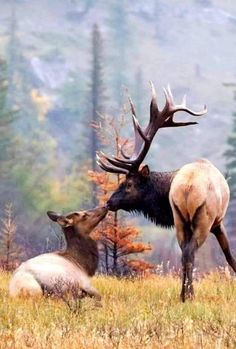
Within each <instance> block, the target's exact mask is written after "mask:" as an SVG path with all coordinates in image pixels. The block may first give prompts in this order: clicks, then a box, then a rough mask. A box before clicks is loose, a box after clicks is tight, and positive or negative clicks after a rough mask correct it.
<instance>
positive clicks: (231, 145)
mask: <svg viewBox="0 0 236 349" xmlns="http://www.w3.org/2000/svg"><path fill="white" fill-rule="evenodd" d="M235 100H236V97H235ZM227 145H228V149H227V151H226V152H225V158H226V169H227V173H228V177H229V178H228V183H229V187H230V204H229V209H228V214H227V217H228V219H227V228H228V229H227V231H228V234H229V237H230V240H232V243H233V245H234V248H236V239H235V237H234V235H235V232H234V230H235V226H236V215H235V212H236V112H234V113H233V127H232V131H231V133H230V135H229V136H228V140H227Z"/></svg>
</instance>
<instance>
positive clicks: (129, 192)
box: [97, 83, 236, 302]
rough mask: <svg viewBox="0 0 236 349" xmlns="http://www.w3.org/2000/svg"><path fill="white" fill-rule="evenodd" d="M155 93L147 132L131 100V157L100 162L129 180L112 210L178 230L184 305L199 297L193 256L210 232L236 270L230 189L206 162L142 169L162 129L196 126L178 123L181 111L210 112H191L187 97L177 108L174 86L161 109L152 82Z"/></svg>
mask: <svg viewBox="0 0 236 349" xmlns="http://www.w3.org/2000/svg"><path fill="white" fill-rule="evenodd" d="M151 89H152V99H151V104H150V120H149V124H148V125H147V127H146V128H145V129H142V128H141V126H140V124H139V122H138V119H137V117H136V112H135V108H134V105H133V103H132V101H131V99H130V106H131V112H132V120H133V126H134V133H135V141H134V151H133V154H132V155H131V156H127V154H125V152H124V150H123V148H122V147H121V155H122V158H120V157H115V156H113V157H108V156H106V155H105V154H103V153H102V152H99V153H98V154H97V163H98V165H99V166H100V167H101V168H102V169H103V170H105V171H107V172H111V173H120V174H125V175H126V179H125V180H124V182H123V183H121V184H120V186H119V187H118V189H117V190H116V191H115V192H114V193H113V195H112V196H111V197H110V199H109V200H108V202H107V207H108V209H109V210H111V211H117V210H119V209H123V210H125V211H135V212H137V213H142V214H143V215H144V216H145V217H147V218H148V219H150V220H151V221H153V222H154V223H155V224H156V225H161V226H163V227H172V226H175V229H176V235H177V240H178V243H179V246H180V248H181V250H182V271H183V275H182V291H181V299H182V301H183V302H184V301H185V300H186V299H187V298H192V297H193V296H194V291H193V285H192V274H193V267H194V255H195V252H196V250H197V249H198V248H199V247H200V246H201V245H202V244H203V243H204V241H205V240H206V238H207V236H208V234H209V233H210V232H211V233H213V234H214V235H215V236H216V238H217V240H218V242H219V244H220V247H221V248H222V250H223V253H224V255H225V257H226V260H227V262H228V263H229V265H230V266H231V267H232V269H233V270H234V272H236V261H235V259H234V258H233V257H232V254H231V251H230V247H229V243H228V239H227V236H226V232H225V228H224V225H223V219H224V216H225V213H226V210H227V207H228V203H229V187H228V184H227V182H226V180H225V178H224V176H223V175H222V174H221V173H220V171H219V170H218V169H217V168H216V167H215V166H214V165H213V164H212V163H211V162H210V161H208V160H205V159H200V160H198V161H195V162H193V163H190V164H187V165H185V166H183V167H181V168H180V169H179V170H176V171H173V172H150V170H149V167H148V166H147V165H145V166H144V167H142V168H140V165H141V163H142V162H143V160H144V159H145V156H146V155H147V153H148V150H149V148H150V146H151V143H152V140H153V138H154V136H155V134H156V132H157V131H158V130H159V129H160V128H167V127H181V126H188V125H194V124H196V123H197V122H175V121H174V114H175V113H176V112H179V111H184V112H187V113H188V114H191V115H194V116H201V115H203V114H205V113H206V112H207V109H206V106H205V107H204V109H203V110H202V111H200V112H194V111H192V110H191V109H189V108H187V107H186V98H185V97H184V99H183V102H182V104H180V105H176V104H175V102H174V99H173V96H172V93H171V90H170V88H169V87H168V88H167V89H164V93H165V98H166V102H165V106H164V108H163V109H162V110H160V109H159V108H158V105H157V99H156V92H155V89H154V86H153V84H152V83H151Z"/></svg>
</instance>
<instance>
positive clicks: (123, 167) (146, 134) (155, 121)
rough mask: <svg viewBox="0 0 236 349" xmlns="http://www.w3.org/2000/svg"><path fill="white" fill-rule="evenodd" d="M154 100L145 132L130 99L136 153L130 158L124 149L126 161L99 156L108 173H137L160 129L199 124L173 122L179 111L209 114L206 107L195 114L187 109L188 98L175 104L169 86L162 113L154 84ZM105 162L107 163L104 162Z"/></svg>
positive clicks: (198, 114) (98, 158) (152, 87)
mask: <svg viewBox="0 0 236 349" xmlns="http://www.w3.org/2000/svg"><path fill="white" fill-rule="evenodd" d="M150 84H151V90H152V100H151V104H150V119H149V124H148V125H147V127H146V128H145V130H143V129H142V128H141V126H140V124H139V122H138V119H137V116H136V111H135V108H134V105H133V102H132V100H131V98H129V102H130V107H131V113H132V120H133V127H134V135H135V141H134V152H133V154H132V155H131V156H130V157H128V156H127V155H125V154H124V152H123V149H122V152H121V154H122V156H123V157H124V159H120V158H117V157H115V156H113V157H112V158H110V157H108V156H106V155H105V154H103V153H102V152H100V153H98V154H97V163H98V165H99V166H100V167H101V168H102V169H103V170H105V171H107V172H112V173H124V174H127V173H129V172H137V171H138V169H139V166H140V165H141V163H142V162H143V160H144V158H145V156H146V155H147V153H148V150H149V148H150V146H151V143H152V140H153V138H154V136H155V134H156V133H157V131H158V130H159V129H160V128H164V127H180V126H189V125H195V124H197V122H195V121H188V122H175V121H174V120H173V118H174V114H175V113H176V112H178V111H185V112H186V113H188V114H191V115H194V116H201V115H203V114H205V113H206V112H207V108H206V106H204V109H203V110H202V111H200V112H194V111H193V110H191V109H189V108H187V107H186V96H184V97H183V101H182V103H181V104H179V105H177V104H175V102H174V98H173V96H172V93H171V89H170V87H169V86H168V87H167V89H165V88H164V89H163V90H164V93H165V98H166V103H165V106H164V108H163V109H162V110H161V111H160V110H159V109H158V105H157V100H156V91H155V88H154V85H153V83H152V82H150ZM104 160H105V161H104ZM108 163H109V164H108Z"/></svg>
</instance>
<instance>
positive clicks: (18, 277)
mask: <svg viewBox="0 0 236 349" xmlns="http://www.w3.org/2000/svg"><path fill="white" fill-rule="evenodd" d="M36 284H38V285H40V289H41V294H42V290H45V291H46V292H47V291H48V292H49V293H55V294H60V293H66V292H67V291H70V289H71V287H74V286H76V287H78V288H81V289H89V288H90V287H91V285H90V280H89V277H88V276H87V275H86V273H85V272H84V271H83V270H82V269H80V268H79V267H78V266H77V265H75V264H74V263H73V262H71V261H69V260H68V259H66V258H64V257H63V256H60V255H58V254H56V253H46V254H43V255H40V256H37V257H34V258H31V259H29V260H28V261H26V262H24V263H22V264H21V265H20V266H19V268H17V269H16V271H15V272H14V274H13V277H12V279H11V281H10V286H9V291H10V294H11V295H12V296H14V295H18V293H24V294H26V293H27V292H28V294H29V295H32V294H33V293H34V292H33V288H34V289H36V288H37V287H36ZM17 289H18V291H17ZM20 289H21V290H22V291H20ZM27 290H28V291H27Z"/></svg>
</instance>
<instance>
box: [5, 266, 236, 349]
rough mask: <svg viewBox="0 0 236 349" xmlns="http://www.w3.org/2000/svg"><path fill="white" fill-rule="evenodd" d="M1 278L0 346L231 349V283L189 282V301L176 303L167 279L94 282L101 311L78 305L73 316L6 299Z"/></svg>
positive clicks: (234, 288) (234, 341)
mask: <svg viewBox="0 0 236 349" xmlns="http://www.w3.org/2000/svg"><path fill="white" fill-rule="evenodd" d="M8 280H9V275H7V274H4V273H1V276H0V281H1V282H0V287H1V290H0V297H1V299H0V348H4V349H6V348H17V349H24V348H47V349H51V348H55V349H61V348H70V349H78V348H86V349H90V348H94V349H97V348H104V349H108V348H109V349H111V348H125V349H129V348H135V349H137V348H140V349H141V348H142V349H143V348H150V349H151V348H170V349H172V348H181V349H182V348H209V349H214V348H217V349H219V348H236V302H235V300H236V282H235V280H233V279H230V278H227V275H224V274H222V273H213V274H211V275H208V276H207V277H205V278H203V279H201V280H200V281H198V282H195V290H196V299H195V300H194V301H192V302H186V303H185V304H182V303H181V302H180V301H179V292H180V280H179V279H178V278H174V277H172V276H167V277H159V276H155V277H149V278H146V279H136V280H124V279H123V280H118V279H116V278H110V277H96V278H94V280H93V283H94V285H95V286H96V287H97V288H98V289H99V291H100V292H101V294H102V295H103V301H102V307H98V306H97V305H96V303H95V301H94V300H92V299H85V300H83V301H82V303H81V305H80V306H78V307H77V310H76V311H75V312H72V311H71V310H70V309H69V307H68V306H67V305H66V304H65V303H64V302H63V301H60V300H52V299H36V300H32V299H9V297H8V292H7V286H8Z"/></svg>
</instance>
